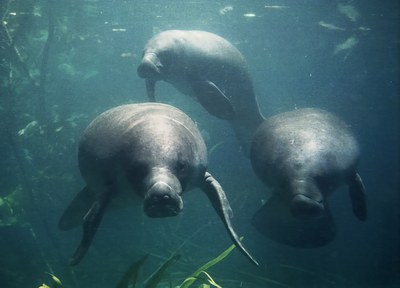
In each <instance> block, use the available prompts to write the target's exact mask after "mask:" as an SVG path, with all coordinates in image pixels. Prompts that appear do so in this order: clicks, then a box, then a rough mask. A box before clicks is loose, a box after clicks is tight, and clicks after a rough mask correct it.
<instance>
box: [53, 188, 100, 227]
mask: <svg viewBox="0 0 400 288" xmlns="http://www.w3.org/2000/svg"><path fill="white" fill-rule="evenodd" d="M95 200H96V194H95V193H94V192H93V190H91V189H90V188H89V187H88V186H85V188H83V189H82V190H81V191H80V192H79V193H78V194H77V195H76V196H75V198H74V199H73V200H72V202H71V203H70V204H69V206H68V208H67V209H66V210H65V211H64V213H63V215H62V216H61V218H60V221H59V222H58V227H59V228H60V229H61V230H71V229H73V228H76V227H78V226H80V225H82V223H83V218H84V217H85V215H86V213H87V211H89V209H90V207H91V206H92V204H93V202H94V201H95Z"/></svg>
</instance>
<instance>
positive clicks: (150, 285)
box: [144, 255, 181, 288]
mask: <svg viewBox="0 0 400 288" xmlns="http://www.w3.org/2000/svg"><path fill="white" fill-rule="evenodd" d="M179 258H181V256H180V255H173V256H171V257H170V258H169V259H168V260H167V261H165V262H164V264H162V265H161V267H160V268H158V270H157V271H155V272H154V273H153V274H152V275H151V276H150V278H149V279H148V280H147V281H146V283H145V284H144V287H145V288H157V285H158V284H159V283H160V282H161V280H162V278H163V277H164V274H165V270H167V268H168V267H169V266H171V265H172V264H174V263H175V262H176V261H178V260H179Z"/></svg>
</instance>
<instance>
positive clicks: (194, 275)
mask: <svg viewBox="0 0 400 288" xmlns="http://www.w3.org/2000/svg"><path fill="white" fill-rule="evenodd" d="M242 239H243V237H240V241H241V240H242ZM235 247H236V245H235V244H232V245H231V246H229V248H228V249H226V250H225V251H224V252H222V253H221V254H219V255H218V256H217V257H215V258H214V259H212V260H210V261H208V262H207V263H206V264H204V265H203V266H201V267H200V268H199V269H197V270H196V271H195V272H193V273H192V275H190V276H189V277H188V278H186V279H185V280H184V281H183V282H182V284H181V285H180V286H179V288H188V287H190V286H191V285H192V284H193V283H194V282H195V281H196V280H197V279H198V278H199V275H200V274H201V273H202V272H204V271H205V270H207V269H209V268H211V267H212V266H214V265H215V264H218V263H219V262H221V261H222V260H223V259H224V258H225V257H226V256H228V255H229V254H230V253H231V252H232V250H233V249H235ZM207 275H208V274H207ZM217 287H218V286H217Z"/></svg>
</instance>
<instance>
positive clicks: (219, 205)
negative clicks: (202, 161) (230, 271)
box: [201, 172, 258, 266]
mask: <svg viewBox="0 0 400 288" xmlns="http://www.w3.org/2000/svg"><path fill="white" fill-rule="evenodd" d="M201 188H202V190H203V191H204V192H205V193H206V195H207V197H208V199H209V200H210V202H211V204H212V205H213V207H214V209H215V211H217V213H218V215H219V217H220V218H221V220H222V222H223V223H224V225H225V227H226V229H227V230H228V233H229V236H230V237H231V239H232V241H233V243H235V245H236V246H237V247H238V249H239V250H240V251H241V252H242V253H243V254H244V255H245V256H246V257H247V258H249V259H250V261H251V262H253V263H254V264H256V265H257V266H258V262H257V261H256V260H255V259H254V258H253V257H252V256H251V255H250V253H249V252H247V250H246V248H244V246H243V245H242V243H241V242H240V240H239V237H238V236H237V234H236V232H235V230H234V228H233V224H232V221H231V219H232V218H233V212H232V209H231V206H230V204H229V201H228V199H227V198H226V195H225V192H224V190H223V189H222V187H221V185H220V184H219V183H218V181H217V180H215V179H214V177H213V176H212V175H211V174H210V173H208V172H206V173H205V175H204V183H203V185H202V186H201Z"/></svg>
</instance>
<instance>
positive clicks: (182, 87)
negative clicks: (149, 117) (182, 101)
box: [137, 30, 264, 154]
mask: <svg viewBox="0 0 400 288" xmlns="http://www.w3.org/2000/svg"><path fill="white" fill-rule="evenodd" d="M137 71H138V75H139V76H140V77H142V78H145V79H146V87H147V94H148V97H149V100H150V101H155V84H156V81H160V80H164V81H166V82H168V83H170V84H172V85H173V86H174V87H175V88H176V89H178V90H179V91H180V92H181V93H183V94H186V95H190V96H193V97H195V98H196V99H197V100H198V101H199V102H200V104H201V105H202V106H203V107H204V108H205V109H206V110H207V111H208V112H209V113H210V114H212V115H214V116H216V117H218V118H221V119H225V120H228V121H229V122H230V124H231V126H232V128H233V130H234V131H235V133H236V136H237V139H238V141H239V143H240V144H241V146H242V147H243V149H244V151H245V153H246V154H248V151H249V147H250V142H251V139H252V136H253V133H254V132H255V130H256V129H257V127H258V126H259V125H260V124H261V122H262V121H263V120H264V118H263V116H262V114H261V113H260V110H259V107H258V103H257V100H256V96H255V94H254V89H253V84H252V80H251V77H250V74H249V69H248V65H247V62H246V60H245V59H244V57H243V56H242V54H241V53H240V52H239V50H238V49H237V48H235V47H234V46H233V45H232V44H231V43H230V42H228V41H227V40H225V39H224V38H222V37H220V36H217V35H215V34H213V33H209V32H205V31H182V30H168V31H164V32H161V33H159V34H157V35H155V36H154V37H153V38H151V39H150V40H149V41H148V43H147V44H146V46H145V48H144V52H143V59H142V61H141V63H140V65H139V67H138V69H137Z"/></svg>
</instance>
